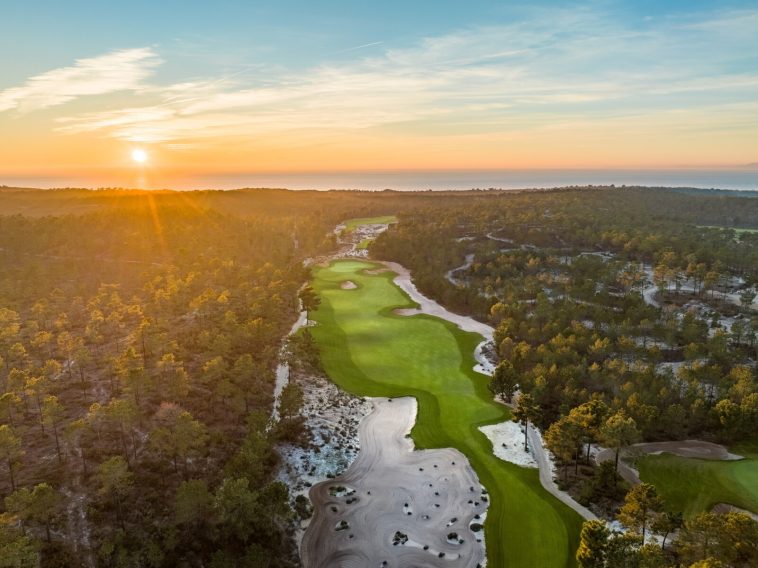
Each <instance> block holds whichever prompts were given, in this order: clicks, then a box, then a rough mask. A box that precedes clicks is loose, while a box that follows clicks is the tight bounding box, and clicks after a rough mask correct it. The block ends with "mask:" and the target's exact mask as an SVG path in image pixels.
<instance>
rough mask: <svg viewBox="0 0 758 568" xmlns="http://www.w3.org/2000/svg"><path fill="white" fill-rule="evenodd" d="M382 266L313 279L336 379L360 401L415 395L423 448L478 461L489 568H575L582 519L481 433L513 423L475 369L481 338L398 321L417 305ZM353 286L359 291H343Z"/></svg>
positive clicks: (335, 268) (417, 434) (323, 341)
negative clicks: (374, 271)
mask: <svg viewBox="0 0 758 568" xmlns="http://www.w3.org/2000/svg"><path fill="white" fill-rule="evenodd" d="M375 267H377V265H376V264H373V263H369V262H362V261H337V262H334V263H332V264H331V265H330V266H329V267H326V268H320V269H317V270H316V271H315V273H314V283H313V285H314V288H315V289H316V291H317V292H318V293H319V294H320V296H321V300H322V302H321V306H320V307H319V309H318V310H317V312H315V313H314V314H313V319H315V320H316V321H317V322H318V324H319V325H318V326H316V327H314V328H312V333H313V335H314V337H315V339H316V341H317V342H318V345H319V348H320V352H321V357H322V361H323V364H324V368H325V370H326V372H327V373H328V375H329V376H330V377H331V378H332V380H333V381H334V382H335V383H337V384H338V385H339V386H340V387H341V388H343V389H345V390H347V391H349V392H352V393H354V394H357V395H362V396H390V397H393V396H404V395H411V396H415V397H416V398H417V399H418V401H419V415H418V419H417V422H416V426H415V427H414V429H413V431H412V436H413V439H414V441H415V443H416V446H417V447H419V448H441V447H454V448H457V449H459V450H460V451H461V452H463V453H464V454H465V455H466V456H467V457H468V458H469V460H470V461H471V464H472V466H473V467H474V469H475V470H476V472H477V474H478V476H479V479H480V481H481V482H482V484H483V485H484V486H485V487H486V488H487V490H488V491H489V494H490V507H489V512H488V515H487V520H486V523H485V534H486V543H487V556H488V559H489V566H491V567H501V566H508V567H527V566H528V567H533V566H540V567H545V568H548V567H554V566H555V567H558V566H573V565H575V562H574V550H575V549H576V546H577V543H578V534H579V529H580V526H581V518H580V517H579V516H578V515H577V514H576V513H574V512H573V511H572V510H571V509H569V508H568V507H566V506H565V505H564V504H562V503H560V502H559V501H558V500H556V499H555V498H553V497H552V496H551V495H549V494H548V493H547V492H546V491H544V490H543V489H542V487H541V485H540V483H539V478H538V473H537V470H535V469H524V468H520V467H518V466H515V465H513V464H508V463H505V462H503V461H501V460H499V459H497V458H495V457H494V456H493V455H492V445H491V444H490V442H489V440H488V439H487V438H486V437H485V436H484V434H482V433H481V432H479V430H478V429H477V428H478V426H480V425H483V424H489V423H495V422H500V421H503V420H506V419H508V418H509V413H508V411H507V409H506V408H505V407H503V406H502V405H499V404H496V403H494V402H493V401H492V397H491V394H490V393H489V391H488V390H487V378H486V377H484V376H482V375H479V374H477V373H475V372H474V371H473V370H472V367H473V365H474V363H475V361H474V359H473V351H474V347H475V346H476V345H477V343H478V342H479V341H480V340H481V338H480V337H479V336H478V335H476V334H473V333H467V332H463V331H461V330H460V329H458V328H457V327H456V326H454V325H453V324H451V323H449V322H446V321H443V320H441V319H438V318H434V317H430V316H426V315H417V316H412V317H405V316H397V315H395V314H393V309H394V308H398V307H415V306H414V304H413V302H411V301H410V299H409V298H408V297H407V296H406V295H405V294H404V293H403V292H402V291H401V290H400V289H399V288H398V287H397V286H395V285H394V284H393V283H392V278H393V277H394V274H392V273H382V274H378V275H367V274H366V273H365V272H364V270H365V269H370V268H375ZM345 280H351V281H353V282H355V283H356V285H357V286H358V288H357V289H356V290H351V291H345V290H342V289H341V288H340V283H341V282H343V281H345Z"/></svg>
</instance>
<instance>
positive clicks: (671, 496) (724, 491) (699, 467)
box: [636, 446, 758, 517]
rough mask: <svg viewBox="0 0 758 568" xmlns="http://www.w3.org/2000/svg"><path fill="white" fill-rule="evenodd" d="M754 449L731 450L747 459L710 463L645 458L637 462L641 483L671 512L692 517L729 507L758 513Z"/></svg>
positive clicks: (669, 457) (757, 462)
mask: <svg viewBox="0 0 758 568" xmlns="http://www.w3.org/2000/svg"><path fill="white" fill-rule="evenodd" d="M754 450H755V448H751V447H750V446H744V447H739V446H738V447H734V448H732V451H734V452H737V453H741V454H742V455H744V456H746V459H744V460H740V461H710V460H699V459H693V458H681V457H678V456H673V455H671V454H663V455H659V456H645V457H643V458H640V459H638V460H637V461H636V464H637V467H638V469H639V472H640V478H641V479H642V480H643V481H646V482H648V483H652V484H653V485H655V487H656V489H657V490H658V493H659V494H660V495H661V496H662V497H663V498H664V499H665V501H666V506H667V507H668V508H669V509H670V510H672V511H682V512H683V513H684V516H685V517H691V516H693V515H696V514H697V513H700V512H702V511H710V510H711V509H712V508H713V506H714V505H716V504H717V503H729V504H731V505H736V506H737V507H741V508H743V509H747V510H749V511H752V512H753V513H758V459H756V457H758V456H756V454H755V453H754Z"/></svg>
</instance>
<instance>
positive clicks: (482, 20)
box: [0, 0, 758, 183]
mask: <svg viewBox="0 0 758 568" xmlns="http://www.w3.org/2000/svg"><path fill="white" fill-rule="evenodd" d="M2 19H3V33H2V34H1V35H0V53H1V54H2V66H1V67H0V132H1V133H2V136H0V183H2V176H11V175H15V176H22V175H48V174H49V175H56V174H62V173H77V174H83V175H88V174H93V175H95V174H97V173H98V172H100V173H102V172H106V171H107V172H119V171H121V170H124V171H129V170H133V169H134V168H138V167H139V168H151V169H152V170H154V171H159V172H161V173H162V176H163V178H164V179H166V180H170V178H171V176H172V175H185V174H190V173H193V172H204V173H213V172H240V171H285V170H345V169H349V170H355V169H361V168H372V169H383V168H388V169H403V168H419V169H429V168H565V167H577V168H586V167H590V168H594V167H598V168H605V167H633V168H636V167H642V168H652V167H679V166H695V167H700V166H703V167H705V166H721V165H742V164H747V163H751V162H756V161H758V33H757V32H756V30H758V6H757V5H756V3H755V2H729V1H726V2H697V1H687V2H682V1H667V2H660V1H636V2H612V1H598V2H580V3H548V2H530V3H523V4H522V5H521V6H517V5H516V3H511V2H503V1H501V2H485V1H475V0H470V1H466V2H462V1H456V2H447V1H440V0H435V1H434V2H432V1H429V2H426V1H424V2H420V1H417V2H409V1H408V0H405V1H395V0H384V1H382V2H367V1H350V2H349V1H346V0H344V1H328V0H325V1H323V2H313V1H288V0H280V1H277V2H242V1H238V2H231V1H214V2H205V1H204V2H199V1H198V2H195V1H187V0H183V1H163V2H151V1H142V0H131V1H130V2H94V1H90V2H83V1H70V0H67V1H66V2H60V1H48V2H42V1H34V0H31V1H27V2H7V3H4V4H3V18H2ZM134 150H144V151H145V152H146V153H147V156H148V160H147V165H142V166H140V165H139V164H137V163H136V162H135V161H134V160H132V153H133V151H134ZM114 176H115V177H114V180H115V179H116V178H117V174H116V173H114Z"/></svg>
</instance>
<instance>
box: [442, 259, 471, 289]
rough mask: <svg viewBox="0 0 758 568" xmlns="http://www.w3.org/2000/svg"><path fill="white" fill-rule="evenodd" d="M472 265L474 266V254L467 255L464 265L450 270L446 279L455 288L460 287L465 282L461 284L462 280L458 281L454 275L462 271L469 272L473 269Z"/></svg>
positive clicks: (446, 274)
mask: <svg viewBox="0 0 758 568" xmlns="http://www.w3.org/2000/svg"><path fill="white" fill-rule="evenodd" d="M472 264H474V255H473V254H467V255H466V259H465V261H464V263H463V264H461V265H460V266H459V267H457V268H453V269H452V270H448V271H447V272H446V273H445V278H446V279H447V281H448V282H450V283H451V284H452V285H453V286H460V285H462V284H463V282H461V281H460V280H458V279H457V278H456V277H455V276H453V274H455V273H456V272H459V271H461V270H468V269H469V268H471V265H472Z"/></svg>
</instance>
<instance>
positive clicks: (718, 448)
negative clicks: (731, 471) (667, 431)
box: [595, 440, 743, 485]
mask: <svg viewBox="0 0 758 568" xmlns="http://www.w3.org/2000/svg"><path fill="white" fill-rule="evenodd" d="M664 452H665V453H668V454H673V455H675V456H680V457H683V458H697V459H701V460H717V461H718V460H741V459H743V457H742V456H739V455H737V454H732V453H729V450H727V449H726V448H725V447H724V446H722V445H720V444H713V443H711V442H704V441H702V440H680V441H673V442H649V443H642V444H634V445H632V446H629V447H627V448H622V449H621V452H620V453H619V458H620V459H619V474H620V475H621V477H623V478H624V479H625V480H626V481H628V482H629V483H632V484H634V485H636V484H637V483H640V482H641V480H640V473H639V471H637V469H635V468H634V467H633V466H632V465H630V464H629V463H627V462H626V461H625V460H626V459H627V458H632V457H638V456H642V455H646V454H662V453H664ZM615 459H616V451H615V450H613V449H610V448H600V449H599V450H598V452H597V453H596V454H595V461H596V462H597V463H602V462H604V461H608V460H615Z"/></svg>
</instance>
